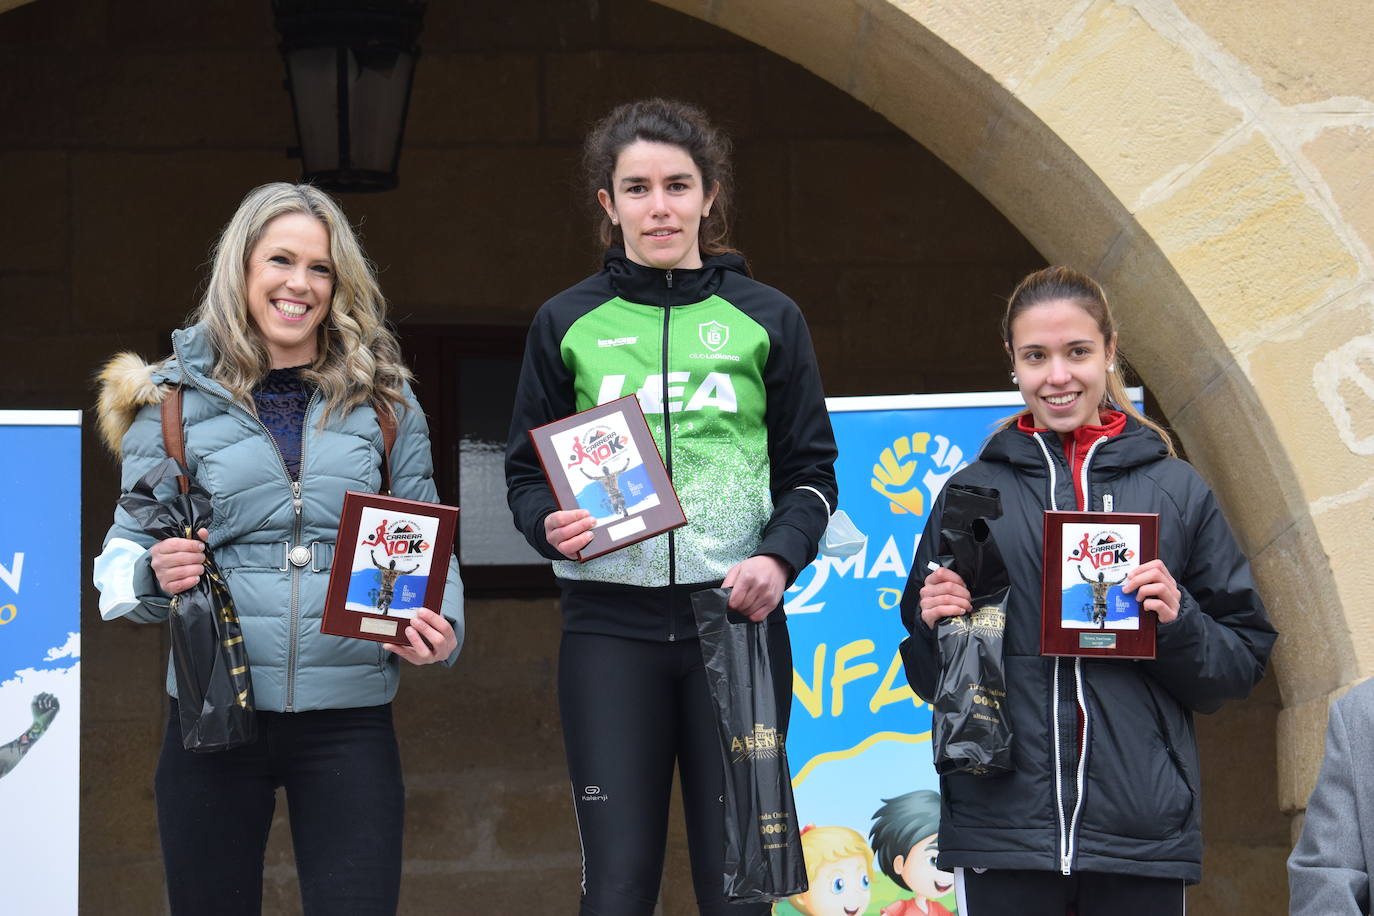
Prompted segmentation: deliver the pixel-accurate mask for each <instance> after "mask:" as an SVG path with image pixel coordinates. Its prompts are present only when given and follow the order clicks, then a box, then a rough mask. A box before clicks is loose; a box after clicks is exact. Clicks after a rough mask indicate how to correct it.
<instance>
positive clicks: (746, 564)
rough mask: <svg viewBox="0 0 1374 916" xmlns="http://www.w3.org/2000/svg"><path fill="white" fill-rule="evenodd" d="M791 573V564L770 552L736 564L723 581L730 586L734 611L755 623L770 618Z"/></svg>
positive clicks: (731, 606)
mask: <svg viewBox="0 0 1374 916" xmlns="http://www.w3.org/2000/svg"><path fill="white" fill-rule="evenodd" d="M787 572H788V570H787V564H786V563H784V562H783V561H782V560H779V559H778V558H777V557H775V556H772V555H770V554H760V555H759V556H757V557H750V558H749V559H747V560H745V561H743V562H741V563H736V564H735V565H734V566H732V567H730V571H729V572H727V573H726V574H725V581H724V582H722V583H721V587H722V588H728V589H730V601H729V605H728V606H729V608H730V610H732V611H734V612H736V613H738V614H743V615H744V616H745V617H748V618H749V619H750V620H752V621H755V622H758V621H760V620H762V619H763V618H765V617H767V616H768V615H769V614H771V613H773V609H774V608H775V607H777V606H778V602H779V601H781V600H782V590H783V589H784V588H786V587H787Z"/></svg>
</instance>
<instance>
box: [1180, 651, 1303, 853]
mask: <svg viewBox="0 0 1374 916" xmlns="http://www.w3.org/2000/svg"><path fill="white" fill-rule="evenodd" d="M1279 709H1280V702H1279V685H1278V678H1277V677H1275V676H1274V673H1273V672H1270V673H1268V674H1266V675H1265V677H1264V678H1263V680H1261V681H1260V683H1259V684H1258V685H1256V686H1255V689H1254V690H1253V691H1251V693H1250V696H1249V697H1248V698H1246V699H1245V700H1243V701H1240V702H1232V703H1228V704H1226V705H1225V706H1224V707H1222V708H1221V710H1220V711H1219V712H1216V713H1214V714H1212V715H1208V716H1199V717H1197V719H1196V720H1195V721H1196V724H1197V740H1198V754H1199V757H1200V758H1201V761H1202V802H1203V803H1202V835H1203V837H1204V839H1205V840H1206V842H1207V846H1208V847H1209V848H1210V847H1212V846H1215V845H1218V844H1225V843H1238V844H1242V845H1252V844H1253V845H1262V844H1273V845H1282V844H1284V843H1286V842H1287V841H1288V818H1286V817H1285V816H1284V815H1283V813H1282V812H1281V811H1280V810H1279V802H1278V785H1277V766H1278V764H1277V750H1278V739H1277V729H1278V714H1279ZM1237 773H1248V774H1250V777H1249V778H1247V779H1237V778H1236V774H1237Z"/></svg>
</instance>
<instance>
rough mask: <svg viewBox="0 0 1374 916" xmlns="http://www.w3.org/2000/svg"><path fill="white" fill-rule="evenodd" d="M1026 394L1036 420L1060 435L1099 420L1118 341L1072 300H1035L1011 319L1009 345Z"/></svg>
mask: <svg viewBox="0 0 1374 916" xmlns="http://www.w3.org/2000/svg"><path fill="white" fill-rule="evenodd" d="M1008 351H1009V354H1010V356H1011V364H1012V369H1013V371H1015V373H1016V378H1017V387H1018V388H1020V389H1021V397H1022V398H1024V399H1025V401H1026V406H1027V407H1029V408H1030V412H1031V416H1033V417H1034V418H1035V424H1036V425H1037V426H1040V427H1045V428H1048V429H1051V430H1053V431H1054V432H1056V433H1059V434H1060V435H1064V434H1067V433H1071V432H1073V431H1074V430H1075V429H1077V428H1078V427H1080V426H1086V425H1095V424H1097V423H1098V422H1100V421H1099V418H1098V413H1097V411H1098V408H1099V407H1100V406H1102V403H1103V398H1104V395H1105V393H1106V390H1107V367H1108V366H1109V365H1110V364H1111V362H1112V360H1113V359H1115V357H1116V340H1115V339H1112V340H1110V341H1107V340H1103V339H1102V331H1101V329H1099V328H1098V326H1097V322H1096V321H1095V320H1094V319H1093V317H1092V316H1091V315H1089V314H1088V313H1087V312H1086V311H1084V310H1083V309H1082V308H1081V307H1080V306H1078V305H1077V304H1076V303H1074V302H1073V301H1072V300H1069V299H1052V300H1049V301H1047V302H1042V303H1040V304H1039V305H1033V306H1031V307H1030V308H1028V309H1026V310H1025V311H1023V312H1021V313H1020V314H1019V315H1017V316H1016V319H1015V320H1014V321H1012V323H1011V344H1010V345H1009V346H1008Z"/></svg>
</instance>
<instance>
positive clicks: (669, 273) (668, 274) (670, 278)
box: [663, 269, 673, 289]
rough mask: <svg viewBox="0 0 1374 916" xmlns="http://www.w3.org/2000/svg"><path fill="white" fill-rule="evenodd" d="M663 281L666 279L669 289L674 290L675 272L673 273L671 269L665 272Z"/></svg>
mask: <svg viewBox="0 0 1374 916" xmlns="http://www.w3.org/2000/svg"><path fill="white" fill-rule="evenodd" d="M663 279H665V280H667V281H668V288H669V289H672V288H673V271H672V270H671V269H669V270H667V271H665V272H664V274H663Z"/></svg>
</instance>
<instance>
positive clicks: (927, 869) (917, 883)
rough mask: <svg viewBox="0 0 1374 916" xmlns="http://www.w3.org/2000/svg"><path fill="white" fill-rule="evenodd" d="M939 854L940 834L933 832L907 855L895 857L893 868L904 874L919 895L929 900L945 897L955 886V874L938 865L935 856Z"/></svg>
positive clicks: (907, 884) (909, 884) (908, 883)
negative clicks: (941, 869) (941, 868)
mask: <svg viewBox="0 0 1374 916" xmlns="http://www.w3.org/2000/svg"><path fill="white" fill-rule="evenodd" d="M939 854H940V843H939V835H938V834H931V835H930V836H928V837H926V838H925V839H924V840H922V841H921V842H919V843H917V844H916V845H915V846H913V847H911V852H910V853H908V854H907V855H905V856H897V858H895V859H893V861H892V866H893V870H894V871H896V872H897V873H898V874H899V875H901V876H902V880H903V881H905V882H906V886H907V887H909V888H911V890H912V891H913V892H914V893H915V894H916V896H917V897H924V898H926V899H927V900H929V899H933V898H939V897H943V896H945V895H946V894H948V893H949V891H950V888H952V887H953V886H954V875H953V874H951V873H950V872H947V871H940V869H939V868H938V867H936V865H935V858H936V856H938V855H939Z"/></svg>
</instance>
